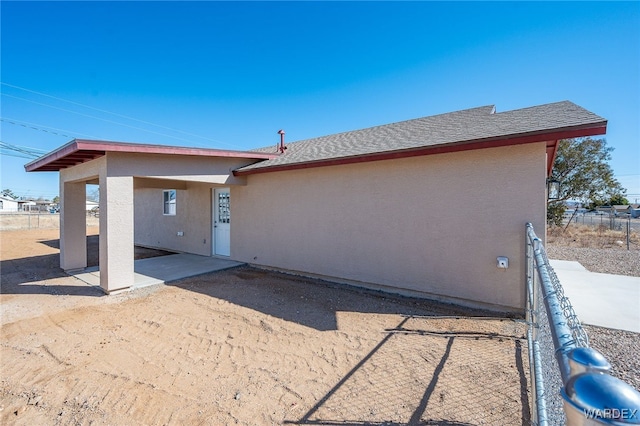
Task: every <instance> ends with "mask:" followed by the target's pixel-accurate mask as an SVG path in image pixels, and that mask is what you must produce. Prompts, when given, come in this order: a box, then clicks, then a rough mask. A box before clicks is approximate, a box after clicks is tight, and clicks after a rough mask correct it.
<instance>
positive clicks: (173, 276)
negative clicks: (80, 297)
mask: <svg viewBox="0 0 640 426" xmlns="http://www.w3.org/2000/svg"><path fill="white" fill-rule="evenodd" d="M133 265H134V269H133V271H134V272H133V285H132V286H131V289H136V288H141V287H147V286H150V285H156V284H166V283H169V282H172V281H177V280H181V279H183V278H190V277H195V276H198V275H203V274H208V273H209V272H216V271H222V270H224V269H229V268H235V267H236V266H240V265H243V263H241V262H236V261H233V260H229V259H222V258H219V257H206V256H199V255H197V254H188V253H178V254H171V255H168V256H160V257H150V258H147V259H138V260H135V261H134V262H133ZM70 275H72V276H74V277H76V278H77V279H79V280H81V281H84V282H85V283H87V284H89V285H93V286H100V268H99V267H97V266H94V267H89V268H84V269H83V270H81V271H70Z"/></svg>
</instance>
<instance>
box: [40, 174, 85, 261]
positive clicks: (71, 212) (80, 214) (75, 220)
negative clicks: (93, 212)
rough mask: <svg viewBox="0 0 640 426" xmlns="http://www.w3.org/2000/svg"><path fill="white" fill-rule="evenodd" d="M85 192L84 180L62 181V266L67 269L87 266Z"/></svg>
mask: <svg viewBox="0 0 640 426" xmlns="http://www.w3.org/2000/svg"><path fill="white" fill-rule="evenodd" d="M85 192H86V185H85V183H84V182H60V267H61V268H62V269H64V270H65V271H68V270H72V269H83V268H86V267H87V214H86V207H85V206H86V193H85ZM29 219H31V212H29Z"/></svg>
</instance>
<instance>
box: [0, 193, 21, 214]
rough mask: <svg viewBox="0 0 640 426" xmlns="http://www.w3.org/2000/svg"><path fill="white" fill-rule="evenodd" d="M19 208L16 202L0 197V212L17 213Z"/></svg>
mask: <svg viewBox="0 0 640 426" xmlns="http://www.w3.org/2000/svg"><path fill="white" fill-rule="evenodd" d="M18 207H19V203H18V200H15V199H13V197H9V196H8V195H0V211H3V212H17V211H18Z"/></svg>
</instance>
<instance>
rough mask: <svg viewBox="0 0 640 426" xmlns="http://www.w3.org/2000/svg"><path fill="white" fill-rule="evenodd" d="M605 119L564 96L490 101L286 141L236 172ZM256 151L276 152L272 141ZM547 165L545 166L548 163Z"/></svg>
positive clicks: (408, 152)
mask: <svg viewBox="0 0 640 426" xmlns="http://www.w3.org/2000/svg"><path fill="white" fill-rule="evenodd" d="M606 126H607V121H606V120H605V119H604V118H602V117H599V116H598V115H596V114H594V113H592V112H590V111H587V110H586V109H584V108H582V107H580V106H578V105H576V104H574V103H572V102H569V101H563V102H556V103H551V104H546V105H540V106H534V107H530V108H523V109H518V110H513V111H505V112H500V113H496V112H495V107H494V106H493V105H489V106H483V107H479V108H472V109H467V110H463V111H456V112H451V113H447V114H440V115H434V116H430V117H423V118H417V119H414V120H407V121H401V122H398V123H392V124H386V125H382V126H376V127H370V128H367V129H361V130H355V131H351V132H344V133H338V134H335V135H329V136H323V137H319V138H314V139H307V140H302V141H299V142H293V143H289V144H287V150H286V151H285V153H284V154H283V155H279V156H278V157H275V158H271V159H269V160H266V161H262V162H258V163H255V164H251V165H248V166H245V167H242V168H240V169H238V170H236V171H235V172H234V174H236V175H246V174H253V173H264V172H272V171H280V170H290V169H299V168H308V167H319V166H327V165H336V164H346V163H354V162H363V161H375V160H383V159H391V158H400V157H408V156H416V155H428V154H434V153H440V152H453V151H460V150H468V149H481V148H490V147H497V146H506V145H516V144H523V143H533V142H543V141H546V142H547V147H548V148H549V149H550V154H551V161H553V160H552V158H553V157H554V156H555V149H556V147H557V141H558V140H559V139H564V138H571V137H580V136H593V135H600V134H604V133H605V132H606ZM256 151H257V152H263V153H267V152H271V153H275V152H276V147H275V145H272V146H270V147H265V148H260V149H258V150H256ZM549 171H550V166H549Z"/></svg>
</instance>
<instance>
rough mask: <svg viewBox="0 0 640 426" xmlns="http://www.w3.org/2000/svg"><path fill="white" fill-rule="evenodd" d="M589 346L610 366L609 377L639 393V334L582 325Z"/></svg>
mask: <svg viewBox="0 0 640 426" xmlns="http://www.w3.org/2000/svg"><path fill="white" fill-rule="evenodd" d="M583 327H584V329H585V331H586V332H587V335H588V336H589V346H591V347H592V348H594V349H596V350H598V351H600V352H601V353H602V355H604V357H605V358H607V360H608V361H609V363H610V364H611V367H612V369H611V375H612V376H615V377H617V378H618V379H620V380H624V381H625V382H627V383H628V384H630V385H631V386H633V387H634V388H636V390H637V391H639V392H640V356H639V354H640V333H633V332H631V331H623V330H614V329H611V328H604V327H596V326H594V325H586V324H585V325H583Z"/></svg>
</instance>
